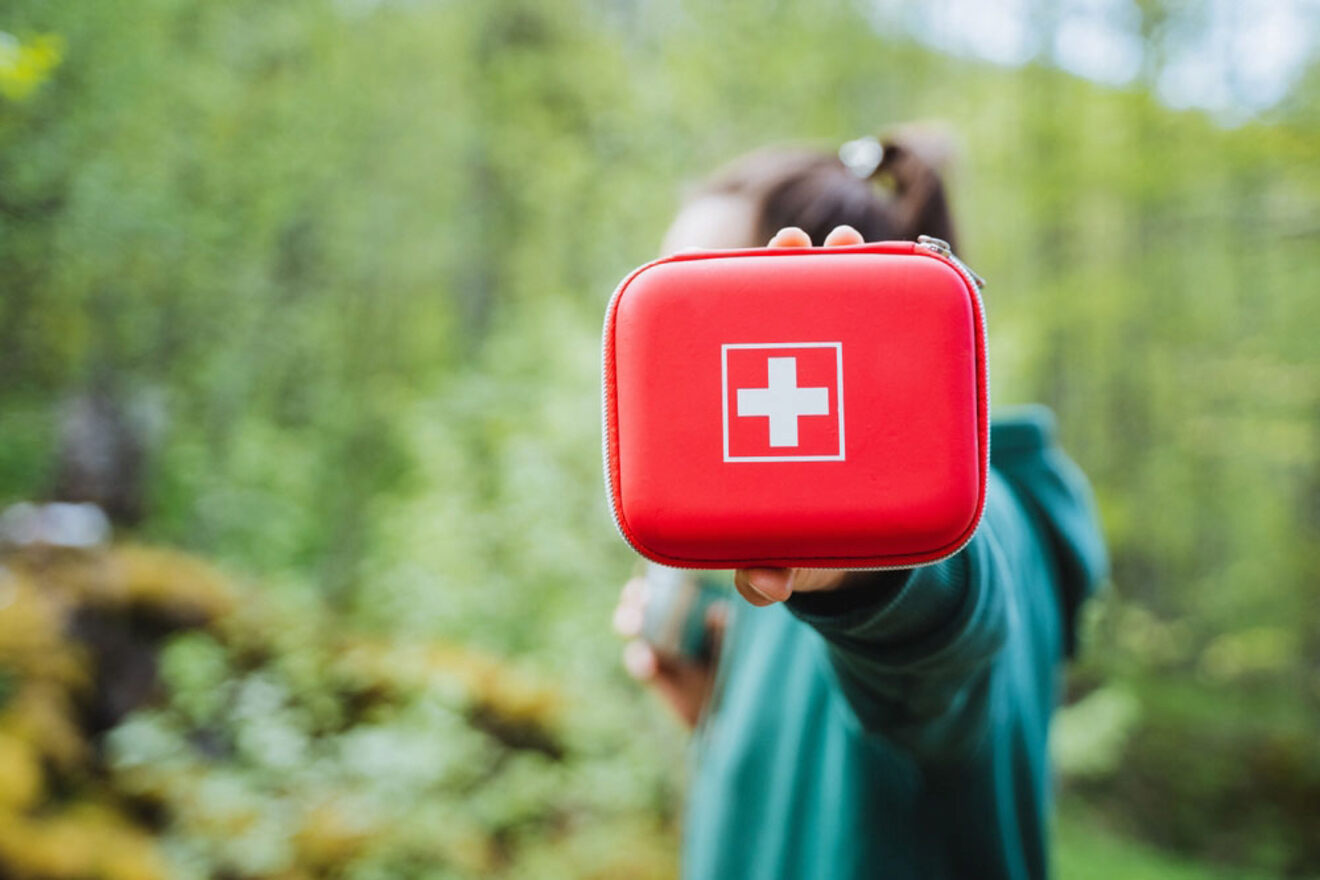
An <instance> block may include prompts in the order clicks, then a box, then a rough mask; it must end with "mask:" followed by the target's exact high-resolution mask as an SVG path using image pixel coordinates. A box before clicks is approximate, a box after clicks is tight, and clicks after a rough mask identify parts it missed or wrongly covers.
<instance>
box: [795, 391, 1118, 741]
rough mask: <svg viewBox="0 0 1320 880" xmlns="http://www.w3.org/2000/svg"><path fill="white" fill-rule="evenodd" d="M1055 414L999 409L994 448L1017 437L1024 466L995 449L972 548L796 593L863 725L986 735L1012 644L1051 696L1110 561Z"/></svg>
mask: <svg viewBox="0 0 1320 880" xmlns="http://www.w3.org/2000/svg"><path fill="white" fill-rule="evenodd" d="M1046 414H1048V411H1041V410H1034V409H1033V410H1032V411H1030V412H1029V413H1027V414H1025V416H1020V417H1018V418H1015V419H1012V420H1008V421H1005V422H997V423H996V425H995V428H994V430H993V431H992V440H991V444H992V445H991V449H992V450H994V449H996V446H995V443H996V442H997V441H998V440H999V439H1004V440H1006V441H1008V440H1012V441H1013V444H1015V445H1006V449H1005V455H1008V457H1009V459H1010V461H1011V463H1012V465H1013V468H1012V469H1011V470H1009V471H1004V472H1001V471H1000V456H999V455H998V453H992V454H994V455H995V459H994V464H995V468H994V469H993V470H992V473H991V475H990V482H989V485H988V487H987V498H986V510H985V515H984V517H983V519H982V522H981V525H980V527H979V528H978V529H977V533H976V535H975V536H974V537H973V538H972V540H971V541H970V542H968V544H967V546H966V547H964V548H963V549H962V550H961V551H960V552H958V553H957V554H955V555H953V556H951V557H949V558H948V559H945V560H943V561H941V562H938V563H935V564H933V565H928V566H924V567H921V568H915V569H907V570H900V571H892V572H852V573H850V574H849V576H848V579H847V581H846V582H845V585H844V587H843V588H842V589H840V590H837V591H832V592H822V593H803V594H797V595H794V596H793V597H791V598H790V599H789V600H788V602H787V605H788V608H789V610H790V611H791V612H792V613H793V614H794V615H796V616H797V617H798V618H799V619H801V620H803V621H804V622H806V623H807V624H809V625H811V626H812V627H814V628H815V629H816V631H817V632H819V633H820V634H821V636H823V637H824V640H825V643H826V646H827V651H828V655H829V660H830V663H831V665H832V666H833V667H834V670H835V672H836V673H837V675H838V678H839V683H840V686H841V687H842V689H843V691H844V694H845V696H846V697H847V700H848V703H849V704H850V705H851V706H852V708H853V710H854V712H855V714H856V717H857V719H858V721H859V722H860V723H861V725H862V726H863V727H864V728H865V729H866V730H868V731H872V732H879V733H883V734H884V735H886V736H887V737H888V738H890V739H891V740H893V741H895V742H898V743H900V744H903V745H905V746H907V747H908V748H910V749H911V750H912V751H913V752H914V753H917V754H923V755H943V754H948V753H957V752H960V751H965V750H967V749H970V748H973V747H974V746H975V745H976V743H978V742H979V741H980V739H981V738H982V737H983V736H984V734H985V732H986V730H987V728H988V725H989V723H990V718H991V715H992V707H993V702H994V696H993V693H992V692H993V690H994V682H993V680H992V676H991V672H992V670H993V668H994V666H995V664H996V661H997V660H998V659H999V658H1000V655H1001V654H1003V653H1005V652H1008V653H1010V654H1011V655H1012V660H1013V662H1014V663H1016V664H1017V665H1018V666H1019V667H1021V668H1020V669H1018V670H1016V671H1015V674H1017V675H1026V676H1034V677H1035V682H1034V684H1035V685H1036V686H1028V687H1024V688H1023V689H1022V690H1023V691H1024V692H1030V693H1032V694H1035V695H1037V696H1039V695H1041V694H1044V695H1046V697H1045V699H1049V698H1050V697H1049V695H1050V694H1052V687H1053V684H1052V682H1053V674H1054V667H1055V666H1056V665H1057V663H1058V661H1059V660H1060V659H1061V657H1062V655H1063V651H1064V646H1065V645H1069V644H1071V635H1070V633H1071V631H1072V626H1071V616H1072V614H1073V612H1074V611H1075V608H1076V605H1077V604H1080V601H1081V598H1084V597H1085V595H1087V594H1089V592H1090V591H1091V590H1092V588H1093V586H1094V581H1095V580H1097V579H1098V577H1099V576H1100V575H1101V574H1102V572H1103V543H1101V542H1100V540H1099V532H1098V529H1097V527H1096V521H1095V517H1094V510H1093V508H1092V507H1091V505H1090V494H1089V489H1088V488H1087V487H1086V485H1085V480H1084V479H1082V478H1081V475H1080V472H1079V471H1077V470H1076V467H1075V465H1072V463H1071V461H1069V460H1068V459H1067V458H1066V456H1064V455H1063V453H1062V452H1060V451H1058V450H1057V448H1056V447H1055V446H1054V445H1053V441H1052V438H1053V426H1052V421H1047V420H1045V415H1046ZM1005 428H1010V429H1011V431H1013V432H1017V433H1011V435H1004V429H1005ZM1033 438H1034V439H1033ZM1037 490H1039V491H1037ZM1070 547H1086V548H1088V549H1091V550H1094V548H1096V547H1098V548H1099V550H1100V556H1099V557H1098V558H1095V557H1094V556H1092V557H1088V558H1087V560H1086V561H1081V560H1078V559H1074V558H1071V557H1067V556H1066V553H1067V552H1068V548H1070ZM1070 596H1076V597H1078V598H1077V601H1076V603H1075V604H1071V605H1070V603H1069V600H1068V597H1070ZM1065 618H1067V619H1066V620H1065Z"/></svg>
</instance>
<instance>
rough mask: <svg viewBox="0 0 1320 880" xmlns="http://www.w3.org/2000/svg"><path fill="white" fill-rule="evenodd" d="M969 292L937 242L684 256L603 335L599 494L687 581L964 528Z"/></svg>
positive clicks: (979, 326)
mask: <svg viewBox="0 0 1320 880" xmlns="http://www.w3.org/2000/svg"><path fill="white" fill-rule="evenodd" d="M978 288H979V279H977V278H976V276H975V275H974V274H972V273H971V272H970V270H968V269H967V268H966V267H965V266H964V265H963V264H962V263H961V262H959V261H958V260H957V259H956V258H955V257H953V256H952V254H951V253H950V252H949V250H948V247H947V245H944V243H943V242H939V241H938V240H934V239H923V240H922V241H920V242H915V243H914V242H882V243H877V244H864V245H856V246H852V247H842V248H782V249H754V250H741V251H696V252H684V253H681V254H677V255H675V256H671V257H667V258H665V259H661V260H657V261H655V262H652V263H648V264H647V265H645V266H642V267H640V268H639V269H637V270H635V271H634V272H632V273H631V274H630V275H629V276H628V277H627V278H625V279H624V281H623V282H622V283H621V284H620V285H619V287H618V289H617V290H616V291H615V293H614V296H613V297H612V298H611V300H610V305H609V308H608V309H607V311H606V316H605V328H604V333H603V346H602V347H603V377H602V389H603V416H604V457H605V482H606V488H607V492H608V496H609V503H610V509H611V511H612V513H613V515H614V520H615V524H616V525H617V526H618V529H619V532H620V534H621V535H622V536H623V538H624V540H625V541H627V542H628V544H629V545H631V546H632V547H633V548H634V549H635V550H636V551H637V552H638V553H640V554H641V555H642V556H645V557H646V558H648V559H650V560H652V561H655V562H660V563H663V564H665V565H670V566H678V567H689V568H744V567H754V566H776V567H777V566H786V567H807V568H812V567H817V568H890V567H893V568H899V567H909V566H915V565H923V564H926V563H930V562H935V561H937V560H939V559H943V558H945V557H946V556H949V555H951V554H952V553H954V552H956V551H957V550H958V549H960V548H961V547H962V546H963V544H965V543H966V542H967V541H968V540H969V539H970V538H971V536H972V534H973V533H974V532H975V529H976V526H977V524H978V522H979V521H980V517H981V512H982V510H983V507H984V504H985V485H986V475H987V472H988V469H989V434H988V405H989V401H988V389H987V377H986V343H985V322H984V314H983V311H982V304H981V298H980V294H979V289H978Z"/></svg>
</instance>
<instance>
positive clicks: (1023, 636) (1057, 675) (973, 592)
mask: <svg viewBox="0 0 1320 880" xmlns="http://www.w3.org/2000/svg"><path fill="white" fill-rule="evenodd" d="M930 144H931V139H930V137H929V136H928V135H927V134H926V133H922V132H918V133H910V132H909V133H905V134H900V135H899V136H896V137H894V138H891V139H890V140H889V141H888V142H886V143H884V144H883V152H882V154H881V155H879V156H877V157H876V158H877V159H878V160H879V161H878V162H871V163H866V164H865V166H864V167H861V168H858V167H857V164H856V163H852V164H851V166H850V165H846V164H845V163H844V162H843V161H842V160H841V159H840V158H838V157H836V156H835V155H832V154H829V153H824V152H819V151H813V150H804V149H797V148H772V149H767V150H762V151H758V152H756V153H753V154H750V155H748V156H745V157H743V158H741V159H739V160H736V161H735V162H733V163H732V164H731V165H729V166H727V167H726V168H724V169H723V170H721V171H719V172H717V173H716V174H715V176H714V177H712V178H711V179H710V180H709V181H708V182H707V183H706V184H705V185H703V186H702V187H700V188H699V189H698V190H697V191H696V192H695V193H694V194H692V195H691V197H690V198H689V199H688V200H687V202H686V204H685V205H684V206H683V208H682V210H681V211H680V212H679V214H678V216H677V218H676V219H675V220H674V222H673V224H672V226H671V227H670V229H669V232H668V234H667V235H666V238H665V244H664V249H665V250H666V251H668V252H672V251H676V250H679V249H682V248H685V247H708V248H709V247H714V248H722V247H750V246H755V245H756V243H758V242H763V241H766V240H767V239H768V240H769V243H770V245H771V246H773V247H807V246H810V245H811V244H812V242H822V243H823V244H824V246H826V247H830V246H838V245H848V244H856V243H860V242H862V241H864V240H865V241H874V240H884V239H915V238H916V237H917V236H918V235H920V234H928V235H933V236H936V237H938V238H941V239H944V240H945V241H948V242H950V243H951V244H956V232H955V229H954V224H953V221H952V217H951V214H950V210H949V206H948V202H947V199H946V195H945V187H944V184H943V180H942V178H941V174H940V170H939V162H938V160H937V159H935V158H933V157H934V156H935V155H936V154H937V152H939V151H938V150H937V149H933V148H932V147H931V146H930ZM877 152H878V151H877ZM991 342H992V345H993V340H991ZM990 449H991V453H990V454H991V465H992V469H991V473H990V476H989V482H988V487H987V501H986V509H985V515H984V518H983V520H982V522H981V524H980V526H979V528H978V530H977V532H976V534H975V536H974V537H973V538H972V540H971V541H970V542H969V543H968V544H967V545H966V546H965V547H964V548H963V549H962V550H961V551H960V552H958V553H957V554H955V555H953V556H951V557H949V558H947V559H945V560H943V561H941V562H938V563H935V564H932V565H927V566H924V567H920V568H913V569H906V570H896V571H835V570H812V569H796V570H791V571H790V570H784V569H750V570H740V571H738V572H736V573H735V575H734V578H733V580H734V586H735V587H736V590H737V593H738V594H740V595H741V597H742V599H743V600H745V601H743V602H737V601H733V602H729V603H725V605H724V606H721V605H719V604H717V605H712V606H706V605H702V606H700V607H702V609H703V614H704V615H705V620H704V623H705V625H706V626H707V629H708V633H709V635H710V637H711V639H712V640H713V641H714V642H716V643H717V648H718V650H717V651H715V652H713V653H712V654H711V658H710V659H709V660H708V661H695V660H683V659H681V658H679V657H677V656H671V655H668V654H665V653H663V652H660V651H657V650H655V649H654V647H653V646H652V645H650V644H648V643H647V642H646V641H645V640H644V639H642V638H640V637H639V636H640V634H641V632H642V625H641V622H640V621H641V620H642V619H643V618H644V616H645V613H646V606H647V600H648V581H647V580H646V579H634V580H633V581H630V582H629V583H628V584H627V585H626V586H625V587H624V590H623V593H622V595H621V599H620V604H619V607H618V608H617V609H616V616H615V625H616V627H617V628H618V629H620V631H621V632H622V633H623V634H624V635H625V636H628V637H629V638H630V641H629V643H628V645H627V646H626V649H625V665H626V666H627V668H628V670H629V671H630V672H631V673H632V674H633V675H634V676H635V677H637V678H640V679H643V680H645V681H647V682H649V683H650V684H652V685H653V686H655V687H656V689H657V690H659V691H660V693H661V694H662V695H663V696H664V697H665V699H666V700H667V701H668V702H669V703H670V705H672V706H673V708H674V709H675V710H676V711H677V712H678V714H679V716H680V717H681V718H683V719H684V720H685V721H686V722H687V723H688V724H689V725H692V726H693V727H694V728H695V734H694V741H693V748H692V755H693V765H692V773H691V779H690V783H689V792H688V802H687V808H686V815H685V819H684V826H683V859H682V862H683V873H684V876H685V877H688V878H702V880H704V878H721V880H737V878H752V880H771V878H793V880H812V878H821V880H824V878H829V880H850V878H863V877H867V878H881V877H883V878H921V880H933V878H946V877H948V878H1013V880H1017V878H1039V877H1045V876H1048V874H1049V870H1050V859H1049V851H1048V828H1049V817H1050V803H1051V777H1050V769H1049V761H1048V756H1047V737H1048V731H1049V724H1050V717H1051V714H1052V712H1053V709H1054V707H1055V703H1056V700H1057V698H1058V695H1059V691H1060V684H1061V668H1062V665H1063V662H1064V661H1065V660H1066V658H1067V657H1068V656H1070V655H1071V653H1072V652H1073V650H1074V646H1075V643H1076V618H1077V614H1078V608H1079V606H1080V605H1081V604H1082V602H1083V601H1084V600H1085V598H1086V597H1087V596H1088V595H1090V594H1091V593H1092V592H1093V591H1094V590H1095V589H1096V587H1097V585H1098V584H1099V583H1100V582H1101V581H1102V579H1103V578H1104V577H1105V575H1106V567H1107V557H1106V550H1105V545H1104V542H1103V540H1102V537H1101V533H1100V529H1099V526H1098V521H1097V516H1096V512H1095V508H1094V503H1093V500H1092V496H1091V492H1090V488H1089V486H1088V484H1087V482H1086V479H1085V477H1084V476H1083V475H1082V473H1081V472H1080V470H1079V469H1078V468H1077V466H1076V465H1075V464H1074V463H1073V462H1072V461H1071V460H1070V459H1069V458H1068V457H1067V456H1066V455H1065V454H1064V453H1063V452H1062V451H1061V450H1060V448H1059V447H1058V445H1057V444H1056V442H1055V426H1054V421H1053V418H1052V415H1051V414H1050V413H1049V411H1048V410H1046V409H1045V408H1043V407H1034V408H1025V409H1020V410H1018V411H1017V412H1015V413H1007V414H1002V415H997V416H996V418H995V419H994V420H993V422H992V426H991V443H990ZM726 577H727V574H726ZM726 606H727V607H726Z"/></svg>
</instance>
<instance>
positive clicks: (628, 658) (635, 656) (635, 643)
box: [623, 639, 660, 681]
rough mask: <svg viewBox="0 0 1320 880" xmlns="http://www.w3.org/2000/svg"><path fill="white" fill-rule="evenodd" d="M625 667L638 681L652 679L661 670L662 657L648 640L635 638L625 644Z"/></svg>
mask: <svg viewBox="0 0 1320 880" xmlns="http://www.w3.org/2000/svg"><path fill="white" fill-rule="evenodd" d="M623 668H624V669H626V670H628V674H629V675H631V676H632V677H633V678H635V679H637V680H638V681H650V680H651V679H653V678H655V676H656V673H658V672H659V671H660V658H659V657H657V656H656V653H655V650H654V649H652V648H651V646H650V645H648V644H647V643H646V642H644V641H642V640H641V639H633V640H631V641H630V642H628V644H626V645H624V646H623Z"/></svg>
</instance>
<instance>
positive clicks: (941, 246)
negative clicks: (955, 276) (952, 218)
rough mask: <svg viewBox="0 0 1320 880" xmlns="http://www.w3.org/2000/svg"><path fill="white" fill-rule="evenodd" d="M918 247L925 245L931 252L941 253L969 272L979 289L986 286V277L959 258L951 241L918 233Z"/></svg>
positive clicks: (968, 274)
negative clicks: (951, 245)
mask: <svg viewBox="0 0 1320 880" xmlns="http://www.w3.org/2000/svg"><path fill="white" fill-rule="evenodd" d="M917 247H923V248H925V249H926V250H928V251H930V252H931V253H935V254H939V255H940V256H941V257H944V258H945V259H947V260H951V261H952V262H953V263H954V265H956V266H957V267H958V268H959V269H962V270H963V271H964V272H966V273H967V277H968V278H971V279H972V281H974V282H975V283H976V289H977V290H981V289H983V288H984V287H985V279H984V278H982V277H981V276H980V275H977V274H976V273H975V272H973V271H972V267H971V266H968V265H967V264H966V263H964V262H963V261H962V260H960V259H958V257H957V255H956V254H954V252H953V248H952V247H950V246H949V243H948V242H947V241H945V240H944V239H942V238H936V237H935V236H933V235H918V236H917Z"/></svg>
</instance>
